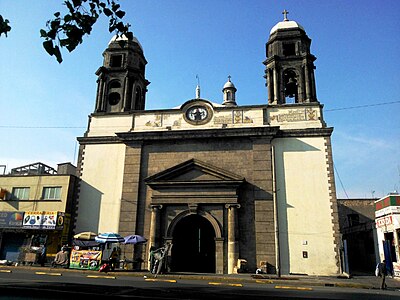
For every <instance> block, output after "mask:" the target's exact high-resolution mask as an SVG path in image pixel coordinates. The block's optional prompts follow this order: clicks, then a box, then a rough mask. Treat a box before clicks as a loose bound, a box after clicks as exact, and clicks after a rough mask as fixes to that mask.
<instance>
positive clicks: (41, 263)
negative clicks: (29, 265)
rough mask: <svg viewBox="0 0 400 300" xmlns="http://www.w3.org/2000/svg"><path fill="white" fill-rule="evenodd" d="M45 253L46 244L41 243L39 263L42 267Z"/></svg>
mask: <svg viewBox="0 0 400 300" xmlns="http://www.w3.org/2000/svg"><path fill="white" fill-rule="evenodd" d="M46 253H47V249H46V245H42V247H41V249H40V254H39V263H40V266H41V267H44V264H45V262H46V255H47V254H46Z"/></svg>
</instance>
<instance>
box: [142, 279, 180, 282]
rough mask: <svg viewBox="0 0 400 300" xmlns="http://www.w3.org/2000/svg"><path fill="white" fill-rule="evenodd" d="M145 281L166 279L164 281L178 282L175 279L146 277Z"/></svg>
mask: <svg viewBox="0 0 400 300" xmlns="http://www.w3.org/2000/svg"><path fill="white" fill-rule="evenodd" d="M144 280H145V281H164V282H176V280H175V279H156V278H145V279H144Z"/></svg>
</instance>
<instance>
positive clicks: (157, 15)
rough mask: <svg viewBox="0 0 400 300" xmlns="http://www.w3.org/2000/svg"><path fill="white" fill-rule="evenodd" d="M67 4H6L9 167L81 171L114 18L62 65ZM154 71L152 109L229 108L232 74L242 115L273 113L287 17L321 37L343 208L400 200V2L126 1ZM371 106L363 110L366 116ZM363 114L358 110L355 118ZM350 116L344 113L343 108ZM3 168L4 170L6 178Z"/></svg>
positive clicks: (320, 70) (320, 81) (2, 151)
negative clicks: (48, 43) (265, 107)
mask: <svg viewBox="0 0 400 300" xmlns="http://www.w3.org/2000/svg"><path fill="white" fill-rule="evenodd" d="M62 2H63V1H62V0H59V1H58V0H51V1H50V0H47V1H45V0H40V1H35V2H32V1H30V0H18V1H14V0H2V1H1V2H0V14H1V15H3V17H5V18H7V19H9V20H10V25H11V27H12V31H11V32H10V33H9V35H8V37H7V38H5V37H4V35H3V36H2V37H1V38H0V51H1V52H0V53H1V55H0V66H1V68H0V105H1V106H0V107H1V117H0V136H1V143H0V145H1V146H0V165H6V167H7V168H6V170H7V172H8V171H10V170H11V168H14V167H18V166H22V165H24V164H29V163H34V162H38V161H40V162H43V163H45V164H48V165H50V166H52V167H54V168H56V167H57V164H58V163H63V162H72V163H74V164H76V160H77V148H78V144H77V141H76V138H77V137H79V136H83V134H84V132H85V128H86V126H87V121H88V115H89V114H90V113H92V112H93V110H94V105H95V95H96V79H97V77H96V75H95V72H96V70H97V69H98V68H99V67H100V66H101V65H102V52H103V51H104V49H105V48H106V47H107V44H108V42H109V40H110V39H111V38H112V34H110V33H108V27H107V25H108V21H107V19H105V18H104V17H103V18H101V19H100V20H99V22H98V23H97V24H96V25H95V28H94V30H93V32H92V34H91V35H90V36H88V37H86V38H85V39H84V42H83V44H81V45H80V46H79V47H78V48H77V49H76V50H75V51H74V52H72V53H68V52H67V51H65V50H64V51H63V58H64V61H63V63H62V64H58V63H57V62H56V60H55V59H54V58H53V57H50V56H48V55H47V53H46V52H45V51H44V49H43V48H42V42H43V41H42V40H41V39H40V34H39V30H40V29H41V28H45V23H46V21H47V20H48V19H50V18H52V16H53V13H55V12H56V11H60V12H62V13H63V12H65V11H66V8H65V7H64V5H62ZM120 4H121V8H122V10H125V11H126V16H125V18H124V19H125V21H126V22H128V23H130V24H131V25H132V27H131V28H132V30H133V32H134V34H135V36H136V37H137V38H138V39H139V41H140V43H141V44H142V47H143V49H144V54H145V57H146V59H147V61H148V64H147V66H146V77H147V79H148V80H149V81H150V82H151V84H150V85H149V87H148V88H149V91H148V93H147V99H146V109H158V108H172V107H176V106H178V105H180V104H182V103H184V102H185V101H187V100H188V99H192V98H194V97H195V87H196V83H197V79H196V75H197V74H198V76H199V78H200V84H201V96H202V98H206V99H209V100H211V101H213V102H217V103H221V102H222V92H221V90H222V87H223V85H224V83H225V82H226V80H227V76H228V75H231V76H232V82H233V83H234V84H235V86H236V87H237V89H238V91H237V94H236V96H237V102H238V104H239V105H253V104H254V105H256V104H266V103H267V89H266V87H265V79H264V78H263V76H264V69H265V67H264V65H263V64H262V62H263V61H264V60H265V43H266V42H267V41H268V37H269V32H270V30H271V28H272V27H273V26H274V25H275V24H276V23H278V22H279V21H281V20H282V19H283V16H282V11H283V10H284V9H287V10H288V11H289V15H288V18H289V19H290V20H294V21H297V22H298V23H300V24H301V25H302V26H303V27H304V28H305V30H306V32H307V34H308V36H309V37H310V38H311V39H312V44H311V52H312V53H313V54H314V55H315V56H316V57H317V60H316V61H315V65H316V70H315V76H316V85H317V97H318V100H319V101H320V102H321V103H323V104H324V117H325V121H326V122H327V124H328V126H331V127H334V131H333V135H332V147H333V159H334V163H335V168H336V171H337V172H336V189H337V195H338V197H339V198H347V197H349V198H357V197H361V198H365V197H371V196H372V195H374V196H375V197H382V196H384V195H386V194H387V193H388V192H392V191H394V190H395V189H397V190H400V159H399V157H400V155H399V149H400V118H399V115H400V97H399V94H400V84H399V82H400V59H399V53H400V38H399V37H400V18H399V15H400V1H397V0H390V1H389V0H382V1H370V0H363V1H362V0H352V1H347V0H331V1H320V0H319V1H317V0H315V1H311V0H309V1H299V0H294V1H276V0H274V1H273V0H270V1H269V0H263V1H262V0H247V1H244V0H242V1H239V0H230V1H229V0H202V1H189V0H187V1H186V0H170V1H167V0H163V1H161V0H158V1H155V0H139V1H138V0H130V1H127V0H125V1H120ZM360 106H361V107H360ZM354 107H357V108H354ZM342 108H343V109H342ZM1 170H2V169H0V171H1Z"/></svg>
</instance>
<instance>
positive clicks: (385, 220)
mask: <svg viewBox="0 0 400 300" xmlns="http://www.w3.org/2000/svg"><path fill="white" fill-rule="evenodd" d="M391 224H393V220H392V216H386V217H382V218H379V219H376V227H383V226H387V225H391Z"/></svg>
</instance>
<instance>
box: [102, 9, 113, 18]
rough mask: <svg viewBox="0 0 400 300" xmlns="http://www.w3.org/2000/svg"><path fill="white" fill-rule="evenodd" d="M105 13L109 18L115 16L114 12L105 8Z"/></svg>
mask: <svg viewBox="0 0 400 300" xmlns="http://www.w3.org/2000/svg"><path fill="white" fill-rule="evenodd" d="M103 12H104V14H105V15H106V16H107V17H109V16H111V15H112V14H113V13H112V11H111V10H109V9H108V8H104V10H103Z"/></svg>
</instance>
